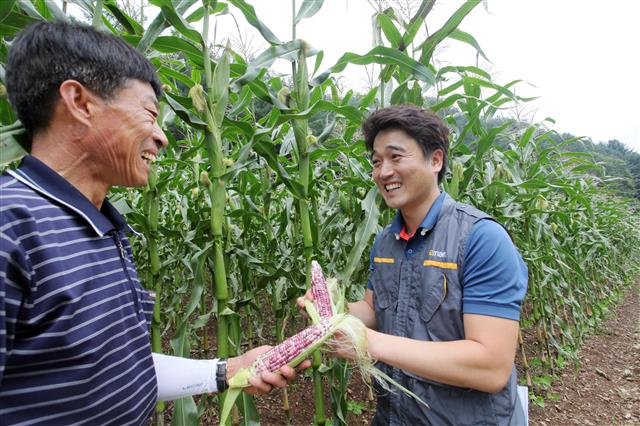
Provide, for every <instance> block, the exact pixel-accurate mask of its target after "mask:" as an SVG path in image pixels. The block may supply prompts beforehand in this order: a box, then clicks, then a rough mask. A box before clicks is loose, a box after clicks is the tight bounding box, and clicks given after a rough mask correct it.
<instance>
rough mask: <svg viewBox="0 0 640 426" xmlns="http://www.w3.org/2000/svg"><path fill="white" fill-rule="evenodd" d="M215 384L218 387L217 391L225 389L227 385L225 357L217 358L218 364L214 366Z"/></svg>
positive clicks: (220, 391)
mask: <svg viewBox="0 0 640 426" xmlns="http://www.w3.org/2000/svg"><path fill="white" fill-rule="evenodd" d="M216 386H217V387H218V393H222V392H224V391H226V390H227V388H228V387H229V384H228V383H227V358H220V359H219V360H218V366H217V367H216Z"/></svg>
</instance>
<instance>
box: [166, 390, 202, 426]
mask: <svg viewBox="0 0 640 426" xmlns="http://www.w3.org/2000/svg"><path fill="white" fill-rule="evenodd" d="M199 424H200V421H199V420H198V407H197V406H196V403H195V401H194V400H193V398H192V397H190V396H188V397H186V398H180V399H177V400H175V401H173V416H172V417H171V426H198V425H199Z"/></svg>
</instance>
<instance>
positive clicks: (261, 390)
mask: <svg viewBox="0 0 640 426" xmlns="http://www.w3.org/2000/svg"><path fill="white" fill-rule="evenodd" d="M271 348H272V347H271V346H267V345H265V346H260V347H258V348H255V349H252V350H250V351H248V352H245V353H244V354H242V355H240V356H237V357H233V358H229V360H228V361H227V380H228V379H230V378H231V377H233V375H234V374H236V372H238V371H239V370H241V369H243V368H246V367H249V366H251V365H252V364H253V362H254V361H255V360H256V358H257V357H259V356H260V355H262V354H263V353H265V352H267V351H268V350H269V349H271ZM310 366H311V361H309V360H304V361H303V362H302V363H301V364H300V365H299V366H298V367H297V368H299V369H305V368H309V367H310ZM295 377H296V371H295V370H294V369H293V368H291V367H289V366H287V365H285V366H283V367H281V368H280V370H279V371H277V372H275V373H269V372H263V373H262V374H261V375H260V377H252V378H250V379H249V383H250V384H251V386H249V387H246V388H244V389H243V391H245V392H246V393H248V394H250V395H265V394H267V393H269V392H271V390H272V389H273V388H274V387H277V388H284V387H285V386H287V384H288V383H289V382H291V381H292V380H294V379H295Z"/></svg>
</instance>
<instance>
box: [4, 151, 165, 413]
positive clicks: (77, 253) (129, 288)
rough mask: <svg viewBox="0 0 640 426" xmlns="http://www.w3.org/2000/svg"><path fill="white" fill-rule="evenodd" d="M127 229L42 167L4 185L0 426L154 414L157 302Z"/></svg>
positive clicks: (26, 168) (20, 172)
mask: <svg viewBox="0 0 640 426" xmlns="http://www.w3.org/2000/svg"><path fill="white" fill-rule="evenodd" d="M128 229H129V228H128V226H127V224H126V222H125V220H124V218H123V217H122V216H121V215H120V214H119V213H118V212H117V211H116V210H115V208H114V207H113V206H112V205H111V204H109V202H108V201H106V200H105V202H104V203H103V205H102V208H101V210H98V209H97V208H96V207H95V206H94V205H93V204H92V203H91V202H90V201H89V200H88V199H87V198H86V197H84V196H83V195H82V194H81V193H80V192H79V191H78V190H77V189H76V188H75V187H73V186H72V185H71V184H70V183H69V182H67V181H66V180H65V179H64V178H62V177H61V176H60V175H58V174H57V173H55V172H54V171H53V170H51V169H50V168H49V167H47V166H46V165H45V164H43V163H42V162H40V161H39V160H37V159H36V158H34V157H31V156H27V157H26V158H25V159H24V160H23V162H22V163H21V165H20V167H19V168H18V169H16V170H13V171H9V172H8V173H5V174H4V175H2V176H0V425H9V424H10V425H23V424H25V425H26V424H44V425H70V424H91V425H96V424H101V425H102V424H118V425H124V424H142V423H143V422H144V421H145V420H146V419H148V418H149V416H150V415H151V414H152V412H153V407H154V404H155V402H156V395H157V383H156V375H155V371H154V366H153V360H152V357H151V347H150V344H149V324H150V321H151V313H152V310H153V301H152V300H151V298H150V296H149V294H148V293H147V292H146V291H145V290H144V289H143V287H142V286H141V285H140V282H139V281H138V278H137V275H136V271H135V266H134V264H133V258H132V253H131V246H130V244H129V241H128V239H127V238H126V236H125V231H127V230H128Z"/></svg>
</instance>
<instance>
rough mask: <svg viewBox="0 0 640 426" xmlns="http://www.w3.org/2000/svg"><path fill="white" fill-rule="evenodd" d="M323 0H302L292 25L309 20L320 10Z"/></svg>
mask: <svg viewBox="0 0 640 426" xmlns="http://www.w3.org/2000/svg"><path fill="white" fill-rule="evenodd" d="M323 3H324V0H304V1H303V2H302V4H301V5H300V9H299V10H298V13H297V14H296V18H295V20H294V24H297V23H299V22H300V21H301V20H303V19H304V18H311V17H312V16H313V15H315V14H316V13H318V11H319V10H320V9H321V8H322V4H323Z"/></svg>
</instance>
